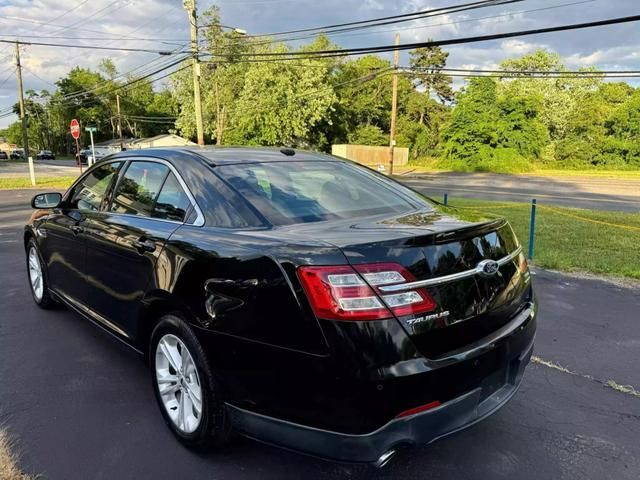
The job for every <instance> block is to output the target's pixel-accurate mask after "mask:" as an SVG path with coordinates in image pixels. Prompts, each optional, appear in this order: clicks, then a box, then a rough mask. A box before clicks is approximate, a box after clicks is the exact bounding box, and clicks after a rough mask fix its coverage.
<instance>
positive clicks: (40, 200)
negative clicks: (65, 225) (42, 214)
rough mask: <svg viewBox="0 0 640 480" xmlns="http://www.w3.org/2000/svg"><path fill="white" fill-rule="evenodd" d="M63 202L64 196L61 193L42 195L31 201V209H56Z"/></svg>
mask: <svg viewBox="0 0 640 480" xmlns="http://www.w3.org/2000/svg"><path fill="white" fill-rule="evenodd" d="M60 202H62V194H61V193H59V192H52V193H40V194H38V195H36V196H35V197H33V199H32V200H31V208H44V209H47V208H56V207H57V206H59V205H60Z"/></svg>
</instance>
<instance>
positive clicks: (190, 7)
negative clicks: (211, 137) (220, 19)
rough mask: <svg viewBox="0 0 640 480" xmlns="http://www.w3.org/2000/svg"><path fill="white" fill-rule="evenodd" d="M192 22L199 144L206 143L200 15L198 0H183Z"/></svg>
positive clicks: (192, 49) (194, 99)
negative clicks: (200, 50)
mask: <svg viewBox="0 0 640 480" xmlns="http://www.w3.org/2000/svg"><path fill="white" fill-rule="evenodd" d="M183 5H184V8H185V10H187V15H188V16H189V23H190V24H191V55H192V57H193V103H194V106H195V111H196V131H197V133H198V145H204V126H203V124H202V101H201V100H200V59H199V58H198V23H197V22H198V17H197V14H196V0H183Z"/></svg>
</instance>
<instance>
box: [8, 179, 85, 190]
mask: <svg viewBox="0 0 640 480" xmlns="http://www.w3.org/2000/svg"><path fill="white" fill-rule="evenodd" d="M76 178H77V177H36V186H35V187H33V186H32V185H31V180H30V179H29V177H9V178H0V190H7V189H18V188H46V187H51V188H68V187H69V186H70V185H71V183H73V181H74V180H75V179H76Z"/></svg>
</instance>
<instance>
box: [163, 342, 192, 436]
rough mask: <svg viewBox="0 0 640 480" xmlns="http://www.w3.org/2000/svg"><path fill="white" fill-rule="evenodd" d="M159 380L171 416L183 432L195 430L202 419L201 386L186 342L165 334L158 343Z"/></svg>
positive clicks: (166, 408) (164, 401) (164, 403)
mask: <svg viewBox="0 0 640 480" xmlns="http://www.w3.org/2000/svg"><path fill="white" fill-rule="evenodd" d="M155 368H156V382H157V384H158V392H159V393H160V398H161V400H162V405H163V406H164V408H165V410H166V411H167V414H168V415H169V418H170V419H171V421H172V422H173V424H174V425H175V426H176V427H177V428H178V429H179V430H180V431H182V432H184V433H193V432H194V431H195V430H196V429H197V428H198V426H199V425H200V421H201V419H202V387H201V384H200V377H199V375H198V369H197V367H196V364H195V362H194V361H193V357H192V356H191V353H190V352H189V349H188V348H187V346H186V345H185V344H184V342H182V340H180V339H179V338H178V337H176V336H175V335H171V334H166V335H164V336H162V338H160V341H159V342H158V345H157V346H156V361H155Z"/></svg>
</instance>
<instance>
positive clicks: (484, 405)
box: [227, 305, 536, 464]
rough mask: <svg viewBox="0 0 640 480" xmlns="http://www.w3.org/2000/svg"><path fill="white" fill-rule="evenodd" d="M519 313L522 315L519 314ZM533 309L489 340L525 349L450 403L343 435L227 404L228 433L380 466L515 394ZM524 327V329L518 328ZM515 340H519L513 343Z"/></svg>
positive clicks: (528, 346) (483, 415)
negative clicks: (400, 450) (395, 453)
mask: <svg viewBox="0 0 640 480" xmlns="http://www.w3.org/2000/svg"><path fill="white" fill-rule="evenodd" d="M523 313H525V312H523ZM535 315H536V308H535V306H534V305H532V308H531V310H529V311H528V312H526V315H521V316H520V317H521V318H518V319H514V322H513V323H520V322H521V323H520V327H518V328H515V329H509V333H506V332H505V335H504V336H503V337H502V338H500V339H496V338H493V339H492V340H491V346H494V345H495V344H497V343H499V342H500V341H504V342H506V343H510V342H511V341H514V342H515V343H520V342H522V340H524V338H522V336H523V335H527V338H528V341H527V343H525V345H526V346H525V348H520V349H519V351H517V352H513V356H512V357H511V358H510V359H509V360H508V361H507V362H506V363H505V365H504V368H503V369H501V370H500V371H498V372H495V374H494V375H491V377H488V378H486V379H484V380H483V381H482V383H481V384H480V386H479V387H478V388H475V389H473V390H471V391H469V392H466V393H464V394H463V395H460V396H458V397H456V398H453V399H451V400H449V401H447V402H446V403H443V404H442V405H440V406H438V407H436V408H433V409H431V410H428V411H425V412H422V413H418V414H415V415H411V416H407V417H402V418H397V419H394V420H392V421H390V422H388V423H387V424H385V425H384V426H382V427H381V428H379V429H377V430H375V431H373V432H371V433H366V434H347V433H340V432H335V431H330V430H323V429H318V428H314V427H309V426H305V425H300V424H297V423H293V422H288V421H285V420H281V419H276V418H273V417H269V416H266V415H261V414H258V413H254V412H250V411H248V410H245V409H242V408H239V407H236V406H233V405H229V404H228V405H227V411H228V413H229V415H230V418H231V421H232V423H233V425H234V428H235V429H236V430H237V431H238V432H239V433H242V434H244V435H246V436H248V437H251V438H255V439H257V440H260V441H263V442H265V443H269V444H273V445H277V446H280V447H284V448H288V449H291V450H295V451H298V452H302V453H306V454H310V455H314V456H318V457H322V458H326V459H330V460H335V461H341V462H362V463H378V464H380V463H383V461H384V459H385V458H388V457H390V456H391V455H392V452H393V451H394V450H395V449H397V448H398V447H401V446H410V445H420V444H428V443H431V442H433V441H435V440H438V439H439V438H442V437H445V436H447V435H450V434H452V433H455V432H457V431H459V430H462V429H464V428H467V427H469V426H471V425H473V424H475V423H477V422H480V421H481V420H483V419H485V418H487V417H488V416H490V415H491V414H493V413H495V412H496V411H498V410H499V409H500V408H501V407H503V406H504V405H505V404H506V403H507V402H508V401H509V400H510V399H511V398H512V397H513V395H515V393H516V392H517V390H518V388H519V386H520V382H521V380H522V376H523V374H524V370H525V367H526V365H527V364H528V362H529V359H530V358H531V355H532V353H533V345H534V335H535V333H534V332H535ZM525 324H528V325H529V327H531V328H527V329H526V330H525V329H524V325H525ZM516 337H521V338H516Z"/></svg>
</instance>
